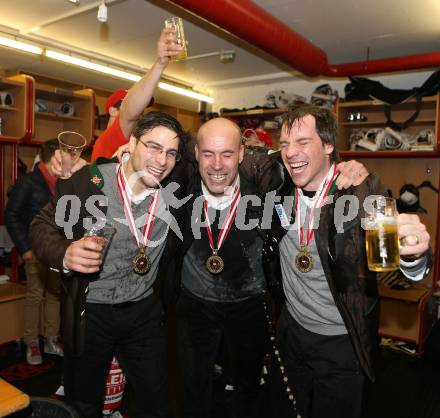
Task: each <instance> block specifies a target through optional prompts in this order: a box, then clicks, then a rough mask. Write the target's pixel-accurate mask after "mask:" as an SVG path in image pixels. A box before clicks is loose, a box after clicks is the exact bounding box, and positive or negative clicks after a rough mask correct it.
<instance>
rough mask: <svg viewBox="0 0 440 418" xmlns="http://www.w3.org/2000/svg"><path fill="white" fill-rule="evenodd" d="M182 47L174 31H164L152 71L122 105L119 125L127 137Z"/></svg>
mask: <svg viewBox="0 0 440 418" xmlns="http://www.w3.org/2000/svg"><path fill="white" fill-rule="evenodd" d="M182 48H183V47H182V46H179V45H178V44H177V42H176V41H175V30H174V29H163V30H162V33H161V34H160V38H159V40H158V42H157V59H156V62H155V63H154V64H153V66H152V67H151V68H150V70H149V71H148V72H147V73H146V74H145V75H144V76H143V77H142V78H141V79H140V80H139V81H138V82H137V83H136V84H134V85H133V86H132V87H131V88H130V90H129V91H128V93H127V96H126V97H125V99H124V101H123V102H122V105H121V111H120V114H119V124H120V126H121V130H122V132H123V133H124V135H125V137H126V138H128V137H129V136H130V134H131V131H132V129H133V126H134V124H135V123H136V121H137V120H138V119H139V117H140V116H141V115H142V113H143V111H144V109H145V108H146V107H147V106H148V104H149V103H150V101H151V99H152V98H153V93H154V90H155V89H156V86H157V84H158V83H159V81H160V77H161V76H162V74H163V72H164V70H165V68H166V67H167V65H168V64H169V62H170V57H172V56H175V55H178V54H179V53H180V52H181V50H182Z"/></svg>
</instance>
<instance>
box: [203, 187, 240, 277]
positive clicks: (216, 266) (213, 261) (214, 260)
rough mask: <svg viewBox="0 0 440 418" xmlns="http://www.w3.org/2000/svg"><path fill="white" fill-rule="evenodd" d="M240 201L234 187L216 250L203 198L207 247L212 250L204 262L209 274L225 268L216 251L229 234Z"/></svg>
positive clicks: (238, 189) (238, 191)
mask: <svg viewBox="0 0 440 418" xmlns="http://www.w3.org/2000/svg"><path fill="white" fill-rule="evenodd" d="M239 200H240V188H239V187H238V186H236V187H235V190H234V196H233V199H232V203H231V206H229V209H228V213H227V214H226V217H225V220H224V221H223V225H222V227H221V229H220V233H219V235H218V239H217V248H215V247H214V241H213V239H212V231H211V222H210V221H209V216H208V201H207V199H206V198H205V200H204V202H203V210H204V212H205V220H206V234H207V235H208V240H209V246H210V247H211V250H212V255H211V256H210V257H208V259H207V260H206V263H205V265H206V269H207V270H208V271H209V272H210V273H211V274H220V273H221V272H222V271H223V269H224V268H225V262H224V261H223V259H222V258H221V257H220V256H219V255H218V251H219V250H220V247H221V246H222V245H223V242H224V241H225V239H226V237H227V236H228V234H229V230H230V229H231V226H232V222H233V220H234V218H235V213H236V212H237V206H238V202H239Z"/></svg>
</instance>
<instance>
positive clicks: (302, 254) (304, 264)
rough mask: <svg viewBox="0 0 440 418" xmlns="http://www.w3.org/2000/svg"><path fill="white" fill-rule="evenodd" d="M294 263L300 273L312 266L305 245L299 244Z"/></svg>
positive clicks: (306, 271) (311, 260) (305, 271)
mask: <svg viewBox="0 0 440 418" xmlns="http://www.w3.org/2000/svg"><path fill="white" fill-rule="evenodd" d="M295 265H296V268H297V269H298V270H299V271H300V272H301V273H308V272H309V271H310V270H311V269H312V268H313V258H312V256H311V255H310V254H309V251H308V248H307V247H303V246H301V249H300V251H299V253H298V254H297V255H296V257H295Z"/></svg>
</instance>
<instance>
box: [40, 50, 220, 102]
mask: <svg viewBox="0 0 440 418" xmlns="http://www.w3.org/2000/svg"><path fill="white" fill-rule="evenodd" d="M44 53H45V55H46V56H47V57H49V58H52V59H55V60H57V61H62V62H65V63H68V64H72V65H77V66H79V67H82V68H87V69H89V70H93V71H98V72H100V73H104V74H109V75H112V76H114V77H118V78H123V79H125V80H130V81H134V82H136V81H139V80H140V79H141V76H139V75H137V74H133V73H129V72H127V71H122V70H118V69H116V68H112V67H107V66H106V65H102V64H97V63H95V62H91V61H88V60H85V59H82V58H77V57H73V56H71V55H67V54H63V53H61V52H57V51H53V50H50V49H47V50H46V51H45V52H44ZM159 88H161V89H163V90H167V91H171V92H173V93H177V94H181V95H183V96H187V97H191V98H193V99H197V100H201V101H203V102H207V103H214V99H213V98H212V97H209V96H205V95H204V94H200V93H197V92H195V91H193V90H188V89H184V88H182V87H177V86H174V85H172V84H168V83H163V82H160V83H159Z"/></svg>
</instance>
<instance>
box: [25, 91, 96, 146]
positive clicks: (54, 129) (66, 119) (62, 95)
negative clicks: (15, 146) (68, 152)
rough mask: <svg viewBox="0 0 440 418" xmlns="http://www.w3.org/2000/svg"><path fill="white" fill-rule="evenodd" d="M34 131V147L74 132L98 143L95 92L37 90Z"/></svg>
mask: <svg viewBox="0 0 440 418" xmlns="http://www.w3.org/2000/svg"><path fill="white" fill-rule="evenodd" d="M34 100H35V111H34V130H33V137H32V140H31V141H30V143H41V142H44V141H47V140H48V139H51V138H56V136H57V135H58V133H60V132H62V131H74V132H78V133H80V134H82V135H84V136H85V138H86V139H87V142H88V143H89V144H90V143H91V142H92V140H93V139H94V123H95V118H94V114H95V93H94V92H93V90H91V89H82V90H75V91H71V90H66V89H61V88H58V87H53V86H49V85H45V84H39V83H36V86H35V99H34Z"/></svg>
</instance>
